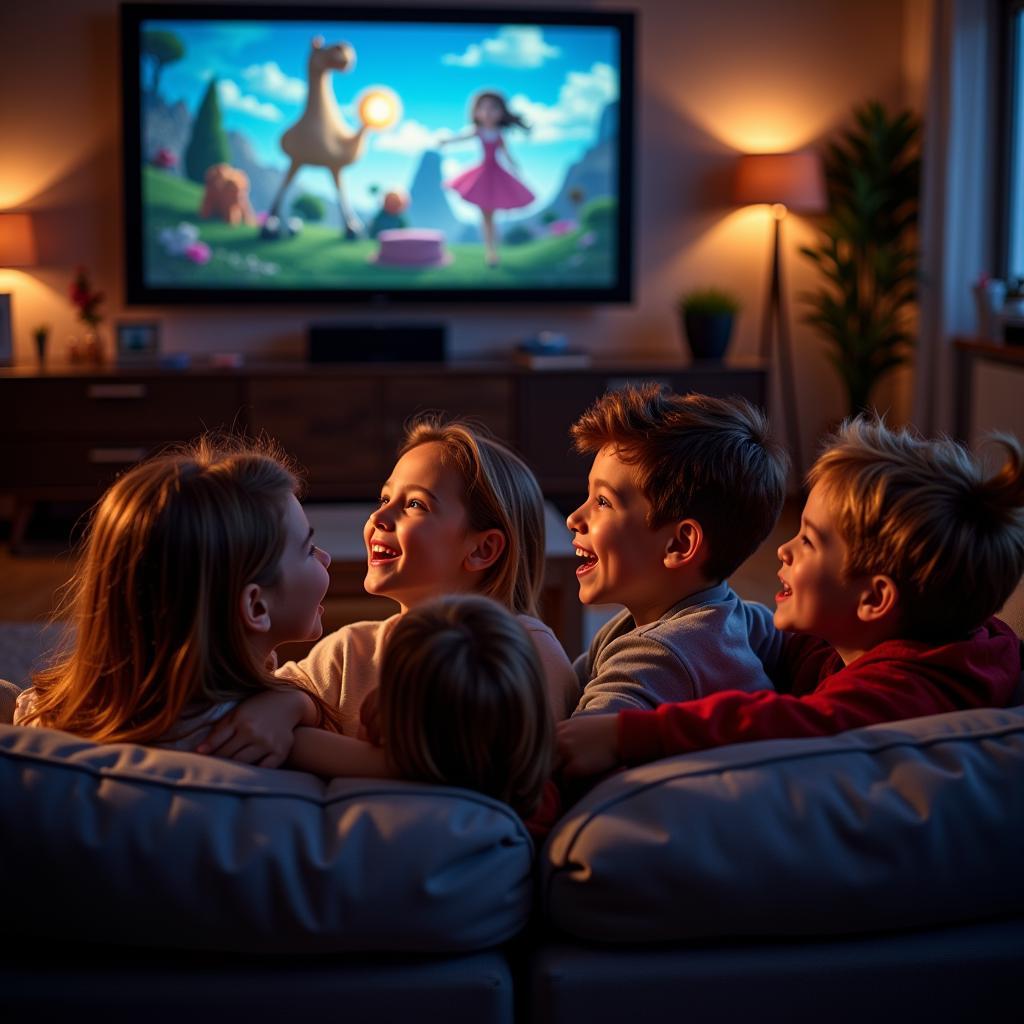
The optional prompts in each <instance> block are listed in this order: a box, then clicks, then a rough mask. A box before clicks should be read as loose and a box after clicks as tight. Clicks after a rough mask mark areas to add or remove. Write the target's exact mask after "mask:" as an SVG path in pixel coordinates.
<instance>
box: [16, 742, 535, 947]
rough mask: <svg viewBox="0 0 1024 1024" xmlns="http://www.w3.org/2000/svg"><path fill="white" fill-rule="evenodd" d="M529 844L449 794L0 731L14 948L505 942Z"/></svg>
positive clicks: (520, 894)
mask: <svg viewBox="0 0 1024 1024" xmlns="http://www.w3.org/2000/svg"><path fill="white" fill-rule="evenodd" d="M532 854H533V845H532V841H531V839H530V837H529V835H528V834H527V832H526V830H525V828H524V826H523V824H522V822H521V821H520V820H519V818H518V817H517V816H516V815H515V814H514V813H513V812H512V810H511V809H510V808H508V807H507V806H505V805H504V804H501V803H499V802H497V801H495V800H491V799H489V798H487V797H484V796H481V795H478V794H476V793H472V792H469V791H468V790H462V789H449V788H443V787H438V786H426V785H419V784H416V783H407V782H389V781H376V780H372V781H371V780H352V779H348V780H335V781H333V782H331V783H329V784H328V783H323V782H321V781H320V780H318V779H316V778H314V777H313V776H311V775H305V774H302V773H299V772H290V771H280V770H272V769H265V768H253V767H250V766H248V765H243V764H235V763H233V762H230V761H220V760H216V759H214V758H209V757H201V756H199V755H197V754H190V753H183V752H178V751H168V750H156V749H151V748H147V747H141V746H135V745H132V744H110V745H106V746H103V745H97V744H94V743H90V742H87V741H84V740H81V739H77V738H75V737H72V736H70V735H68V734H67V733H61V732H56V731H54V730H50V729H36V728H18V727H15V726H7V725H0V877H3V879H4V880H5V886H4V910H5V913H6V916H7V920H8V921H9V922H11V923H15V922H16V925H17V929H18V931H19V932H20V933H22V934H26V935H31V934H38V935H48V936H52V935H54V934H58V933H59V934H60V935H61V936H62V937H63V938H66V939H69V940H73V939H75V938H80V939H85V940H89V941H96V942H107V943H118V944H126V945H151V946H164V947H175V948H200V949H219V950H234V951H262V952H275V951H288V952H296V953H297V952H303V951H309V952H332V951H349V950H351V951H379V950H398V951H416V952H420V951H423V952H446V951H463V950H473V949H481V948H485V947H488V946H493V945H495V944H497V943H500V942H503V941H504V940H506V939H508V938H510V937H511V936H513V935H514V934H516V933H517V932H518V931H520V930H521V928H522V927H523V925H524V924H525V922H526V919H527V917H528V914H529V912H530V908H531V896H532V888H531V887H532V877H531V860H532Z"/></svg>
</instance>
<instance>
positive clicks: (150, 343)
mask: <svg viewBox="0 0 1024 1024" xmlns="http://www.w3.org/2000/svg"><path fill="white" fill-rule="evenodd" d="M159 361H160V324H159V323H157V322H156V321H154V320H148V321H139V320H121V321H119V322H118V324H117V365H118V366H155V365H156V364H157V363H159Z"/></svg>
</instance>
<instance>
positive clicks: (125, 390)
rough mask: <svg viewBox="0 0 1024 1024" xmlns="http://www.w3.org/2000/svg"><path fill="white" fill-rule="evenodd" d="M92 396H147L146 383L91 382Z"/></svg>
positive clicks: (90, 395)
mask: <svg viewBox="0 0 1024 1024" xmlns="http://www.w3.org/2000/svg"><path fill="white" fill-rule="evenodd" d="M86 393H87V394H88V396H89V397H90V398H145V397H146V385H145V384H90V385H89V390H88V391H87V392H86Z"/></svg>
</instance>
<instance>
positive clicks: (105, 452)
mask: <svg viewBox="0 0 1024 1024" xmlns="http://www.w3.org/2000/svg"><path fill="white" fill-rule="evenodd" d="M145 457H146V449H145V448H90V449H89V461H90V462H92V463H94V464H96V465H105V464H110V463H126V462H138V461H139V460H140V459H144V458H145Z"/></svg>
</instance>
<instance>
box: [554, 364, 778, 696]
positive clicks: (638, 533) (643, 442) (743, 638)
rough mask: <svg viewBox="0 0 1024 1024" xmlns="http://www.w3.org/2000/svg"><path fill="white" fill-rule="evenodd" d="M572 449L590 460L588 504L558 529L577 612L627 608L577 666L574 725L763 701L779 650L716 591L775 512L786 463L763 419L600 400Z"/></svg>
mask: <svg viewBox="0 0 1024 1024" xmlns="http://www.w3.org/2000/svg"><path fill="white" fill-rule="evenodd" d="M572 436H573V438H574V440H575V442H576V448H577V450H578V451H581V452H596V456H595V458H594V463H593V466H592V468H591V471H590V479H589V484H588V498H587V500H586V501H585V502H584V503H583V504H582V505H581V506H580V507H579V508H578V509H577V510H576V511H575V512H573V513H572V515H570V516H569V518H568V519H567V520H566V524H567V525H568V527H569V529H570V530H572V532H573V534H574V538H575V540H574V542H575V546H576V553H577V555H579V557H580V558H582V559H583V563H582V564H581V565H580V567H579V568H578V569H577V570H576V575H577V577H578V578H579V586H580V600H581V601H582V602H583V603H584V604H606V603H617V604H623V605H625V606H626V607H625V610H624V611H623V612H621V613H620V614H619V615H617V616H616V617H615V618H614V619H612V620H611V622H609V623H608V624H607V625H605V626H604V627H603V628H602V629H601V630H600V631H599V632H598V634H597V636H595V638H594V641H593V643H592V644H591V647H590V650H589V652H587V653H585V654H583V655H581V656H580V657H579V658H578V659H577V660H576V664H575V666H574V667H575V668H576V671H577V674H578V675H579V678H580V683H581V685H583V686H584V687H585V689H584V691H583V696H582V698H581V699H580V702H579V706H578V708H577V709H576V714H581V713H585V714H590V713H593V712H611V711H618V710H620V709H623V708H634V709H651V708H655V707H657V706H658V705H659V704H661V703H663V702H665V701H679V700H691V699H694V698H697V697H702V696H704V695H705V694H708V693H713V692H715V691H716V690H722V689H725V688H727V687H728V688H731V689H739V690H748V691H753V690H766V689H769V688H770V687H771V685H772V683H771V678H770V675H771V674H772V672H773V671H774V668H775V666H776V664H777V663H778V660H779V657H780V656H781V653H782V646H783V640H784V638H783V637H782V635H781V634H779V633H778V632H777V631H776V630H775V628H774V627H773V625H772V616H771V612H770V611H769V610H768V609H767V608H765V607H763V606H762V605H758V604H748V603H746V602H743V601H741V600H740V599H739V598H738V597H737V596H736V594H735V593H734V592H733V591H732V589H731V588H730V587H729V584H728V583H727V582H726V578H727V577H728V576H729V574H730V573H731V572H732V571H733V570H734V569H736V567H737V566H738V565H739V564H740V563H741V562H743V560H744V559H746V558H747V556H748V555H750V554H751V553H752V552H753V551H754V550H755V549H756V548H757V546H758V545H759V544H760V543H761V541H762V540H764V538H765V537H766V536H767V535H768V533H769V532H770V531H771V529H772V527H773V526H774V525H775V521H776V519H777V518H778V515H779V512H780V510H781V507H782V501H783V496H784V491H785V482H786V470H787V459H786V456H785V453H784V452H783V451H782V449H781V448H779V446H778V445H776V444H774V443H773V442H772V440H771V439H770V437H769V434H768V425H767V421H766V420H765V418H764V416H763V415H762V414H761V413H760V412H758V411H757V410H756V409H755V408H754V407H753V406H751V405H750V404H749V403H748V402H746V401H744V400H743V399H740V398H735V399H730V400H724V399H719V398H709V397H707V396H705V395H693V394H691V395H674V394H671V393H669V392H666V391H664V390H663V389H662V388H661V387H659V386H658V385H656V384H650V385H646V386H644V387H642V388H633V387H630V388H625V389H623V390H621V391H614V392H609V393H608V394H606V395H605V396H604V397H603V398H601V399H600V400H599V401H598V402H597V403H596V404H595V405H594V406H593V407H592V408H591V409H589V410H588V411H587V412H586V413H584V414H583V416H582V417H580V419H579V420H578V421H577V422H576V423H575V424H574V426H573V428H572Z"/></svg>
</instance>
